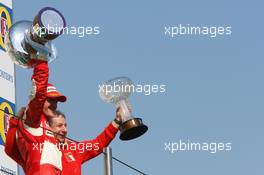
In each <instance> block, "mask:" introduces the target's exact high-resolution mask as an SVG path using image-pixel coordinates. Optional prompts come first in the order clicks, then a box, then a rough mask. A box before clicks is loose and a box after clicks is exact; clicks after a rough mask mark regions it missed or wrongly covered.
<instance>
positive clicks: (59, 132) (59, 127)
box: [50, 115, 67, 143]
mask: <svg viewBox="0 0 264 175" xmlns="http://www.w3.org/2000/svg"><path fill="white" fill-rule="evenodd" d="M50 123H51V126H50V127H51V129H52V131H53V132H55V138H56V139H57V140H58V141H59V142H60V143H64V142H65V137H66V136H67V122H66V120H65V118H64V117H63V116H61V115H59V116H56V117H54V118H52V119H51V122H50Z"/></svg>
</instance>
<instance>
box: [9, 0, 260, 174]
mask: <svg viewBox="0 0 264 175" xmlns="http://www.w3.org/2000/svg"><path fill="white" fill-rule="evenodd" d="M13 4H14V6H13V7H14V21H19V20H23V19H26V20H32V19H33V17H34V16H35V15H36V14H37V12H38V10H40V9H41V8H42V7H45V6H52V7H55V8H57V9H58V10H60V11H61V12H62V13H63V14H64V16H65V19H66V22H67V26H75V27H80V26H92V27H96V26H98V27H99V30H100V33H99V34H98V35H85V36H84V37H78V35H62V36H60V37H59V38H58V39H56V41H55V43H56V45H57V48H58V52H59V53H58V54H59V58H58V59H57V60H55V61H54V62H52V63H51V64H50V72H51V73H50V82H52V83H54V84H55V85H56V86H57V89H58V90H60V91H61V92H63V93H64V94H65V95H66V96H67V97H68V101H67V102H66V103H65V104H60V105H59V109H61V110H62V111H64V112H65V113H66V116H67V121H68V127H69V128H68V133H69V134H68V136H69V137H71V138H73V139H76V140H84V139H90V138H93V137H95V136H96V135H97V134H99V132H101V131H102V129H103V128H104V127H105V126H106V125H107V124H108V122H110V121H111V120H112V119H113V118H114V115H115V109H114V105H112V104H107V103H104V102H103V101H102V100H101V99H100V98H99V95H98V85H99V84H100V83H102V82H104V81H105V80H108V79H111V78H114V77H117V76H128V77H130V78H131V79H132V80H133V82H134V83H136V84H143V85H144V84H151V85H154V84H157V85H161V84H165V85H166V92H165V93H155V94H154V93H153V94H151V95H149V96H146V95H144V94H143V93H134V94H132V95H131V97H130V98H129V100H130V102H131V104H132V107H133V113H134V115H135V116H138V117H142V118H143V121H144V123H145V124H146V125H148V126H149V131H148V132H147V133H146V134H145V135H144V136H142V137H140V138H138V139H136V140H132V141H128V142H123V141H121V140H119V138H118V137H116V139H115V140H114V141H113V142H112V143H111V147H112V149H113V155H114V156H115V157H117V158H119V159H121V160H123V161H125V162H127V163H129V164H130V165H133V166H135V167H136V168H138V169H140V170H142V171H143V172H145V173H146V174H149V175H158V174H182V175H189V174H204V175H207V174H208V175H209V174H214V175H222V174H240V175H248V174H263V171H264V170H263V165H262V162H263V161H264V151H263V146H262V145H263V144H264V141H263V137H262V136H263V131H264V129H263V122H264V120H263V114H264V111H263V107H262V105H263V97H264V93H263V88H264V83H263V81H262V80H263V75H264V69H263V65H264V61H263V27H264V24H263V20H262V18H261V17H262V16H263V15H264V14H263V8H261V7H263V3H260V2H258V1H251V2H239V3H236V2H231V1H226V0H224V1H221V2H220V1H215V2H213V1H185V2H182V1H168V0H165V1H155V2H153V1H129V2H128V1H111V2H110V1H96V2H95V1H80V0H75V1H59V0H58V1H51V0H46V1H33V0H23V1H14V2H13ZM179 24H182V25H185V26H187V25H188V24H189V25H190V26H207V27H212V26H224V27H227V26H231V30H232V33H231V35H218V36H216V37H214V38H213V37H210V36H208V35H200V36H198V35H180V36H176V37H174V38H172V37H169V36H168V35H165V30H164V28H165V26H166V27H169V26H179ZM30 77H31V70H26V69H22V68H18V67H17V68H16V88H17V90H16V97H17V106H18V107H21V106H23V105H25V104H27V100H28V98H27V96H28V93H29V90H30V83H31V82H30ZM180 140H182V141H185V142H187V141H188V140H189V141H190V142H199V143H203V142H208V143H212V142H217V143H220V142H223V143H232V150H231V151H219V152H217V153H215V154H212V153H210V152H209V151H178V152H175V153H173V154H172V153H170V152H169V151H166V150H165V148H164V144H165V143H178V142H179V141H180ZM113 163H114V174H116V175H121V174H122V175H123V174H131V175H133V174H137V173H136V172H134V171H132V170H130V169H128V168H127V167H124V166H123V165H120V164H119V163H117V162H115V161H113ZM83 174H95V175H96V174H98V175H99V174H103V157H102V156H99V157H97V158H95V159H93V160H91V161H89V162H87V163H85V164H84V165H83Z"/></svg>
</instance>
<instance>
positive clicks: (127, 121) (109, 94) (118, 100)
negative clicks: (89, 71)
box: [99, 77, 148, 140]
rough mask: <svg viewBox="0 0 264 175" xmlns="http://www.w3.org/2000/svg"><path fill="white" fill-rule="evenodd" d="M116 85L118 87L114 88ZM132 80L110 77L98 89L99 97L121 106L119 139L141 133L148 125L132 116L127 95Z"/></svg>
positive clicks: (133, 137) (137, 135)
mask: <svg viewBox="0 0 264 175" xmlns="http://www.w3.org/2000/svg"><path fill="white" fill-rule="evenodd" d="M116 87H118V88H116ZM131 88H132V81H131V80H130V79H129V78H127V77H118V78H114V79H111V80H109V81H107V82H106V83H104V84H103V86H102V88H100V90H99V95H100V97H101V99H102V100H103V101H105V102H108V103H115V105H116V107H120V108H121V117H122V124H121V125H120V126H119V130H120V137H119V138H120V139H121V140H131V139H135V138H137V137H139V136H141V135H143V134H144V133H145V132H146V131H147V130H148V127H147V126H146V125H144V124H143V122H142V119H141V118H134V117H133V115H132V113H131V109H130V104H129V102H128V96H129V95H130V94H131Z"/></svg>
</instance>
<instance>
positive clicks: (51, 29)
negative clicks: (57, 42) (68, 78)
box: [5, 7, 66, 68]
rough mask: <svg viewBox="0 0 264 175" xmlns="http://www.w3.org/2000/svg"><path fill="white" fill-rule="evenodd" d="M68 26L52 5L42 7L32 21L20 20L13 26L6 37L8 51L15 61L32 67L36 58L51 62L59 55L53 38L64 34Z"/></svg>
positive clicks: (23, 65)
mask: <svg viewBox="0 0 264 175" xmlns="http://www.w3.org/2000/svg"><path fill="white" fill-rule="evenodd" d="M65 26H66V22H65V19H64V17H63V15H62V14H61V13H60V12H59V11H58V10H56V9H54V8H52V7H45V8H43V9H41V10H40V11H39V12H38V14H37V15H36V16H35V18H34V20H33V22H32V21H26V20H23V21H18V22H16V23H15V24H13V25H12V26H11V28H10V29H9V31H8V33H7V35H6V38H5V45H6V51H7V53H8V54H9V55H10V57H11V59H12V60H13V62H14V63H15V64H17V65H19V66H21V67H23V68H32V67H34V64H35V63H36V60H45V61H49V62H51V61H52V60H54V59H55V58H56V57H57V52H56V48H55V46H54V44H53V43H52V40H53V39H55V38H56V37H58V36H59V35H61V34H62V32H63V29H64V28H65Z"/></svg>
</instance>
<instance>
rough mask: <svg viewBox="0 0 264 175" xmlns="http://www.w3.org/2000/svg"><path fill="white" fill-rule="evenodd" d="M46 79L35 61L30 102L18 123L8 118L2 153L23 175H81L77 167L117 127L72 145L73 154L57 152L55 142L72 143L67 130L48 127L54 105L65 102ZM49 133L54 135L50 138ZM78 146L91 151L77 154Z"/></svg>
mask: <svg viewBox="0 0 264 175" xmlns="http://www.w3.org/2000/svg"><path fill="white" fill-rule="evenodd" d="M48 77H49V69H48V64H47V62H46V61H38V63H37V64H36V66H35V67H34V70H33V76H32V86H33V90H32V92H31V95H30V101H29V104H28V106H27V107H26V109H25V111H24V112H23V114H21V116H23V117H22V119H20V120H17V119H15V118H13V117H12V118H11V119H10V128H9V130H8V133H7V137H6V144H5V152H6V153H7V155H9V156H10V157H11V158H12V159H14V160H15V161H16V162H17V163H18V164H20V165H21V166H22V168H23V170H24V172H25V174H26V175H59V174H62V173H63V174H81V164H82V163H83V162H85V161H87V160H89V159H91V158H93V157H95V156H97V155H98V154H100V153H101V152H102V149H103V147H105V146H107V145H108V144H109V143H110V142H111V141H112V139H113V138H114V137H115V134H116V133H117V131H118V129H117V128H118V125H117V124H116V123H115V122H112V123H110V124H109V125H108V127H107V128H106V129H105V130H104V131H103V132H102V133H101V134H100V135H99V136H98V137H97V138H96V139H94V140H91V141H84V142H78V143H75V145H76V146H78V147H77V148H78V149H76V150H75V151H73V150H74V149H61V147H60V146H61V145H60V144H58V143H63V145H64V147H65V146H66V145H73V146H74V143H73V142H70V141H68V140H67V141H66V140H65V137H66V134H67V130H66V132H65V129H61V128H58V127H57V125H52V126H54V128H50V126H49V121H53V120H51V118H53V117H55V118H57V116H58V114H57V112H55V111H56V109H57V103H58V102H65V101H66V97H65V96H64V95H62V94H61V93H59V92H58V91H57V90H56V88H55V87H54V86H53V85H52V84H48ZM118 111H119V110H118ZM118 111H117V115H116V120H115V121H116V122H117V123H118V121H120V120H121V117H120V115H118V113H119V112H118ZM54 120H55V121H56V119H54ZM54 123H56V122H54ZM65 123H66V121H65ZM51 124H53V122H51ZM55 126H56V127H55ZM51 130H54V131H55V132H56V133H58V134H55V136H54V134H53V132H51ZM60 133H62V134H64V135H61V134H60ZM64 143H65V144H64ZM58 145H59V146H58ZM80 146H85V147H86V148H89V147H92V148H93V149H92V150H91V148H89V149H85V150H83V151H80V149H79V148H80ZM71 148H72V147H71ZM73 166H74V167H75V168H73Z"/></svg>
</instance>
